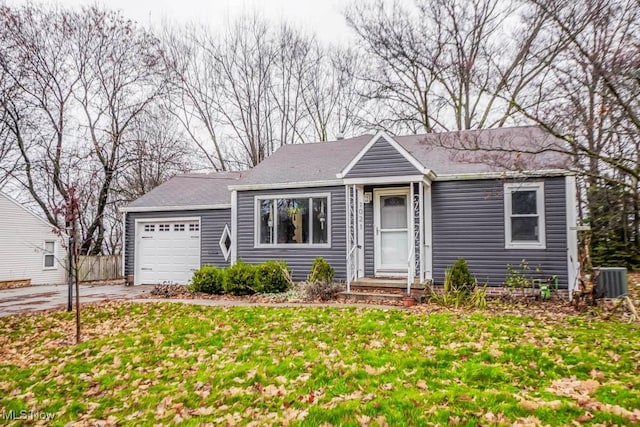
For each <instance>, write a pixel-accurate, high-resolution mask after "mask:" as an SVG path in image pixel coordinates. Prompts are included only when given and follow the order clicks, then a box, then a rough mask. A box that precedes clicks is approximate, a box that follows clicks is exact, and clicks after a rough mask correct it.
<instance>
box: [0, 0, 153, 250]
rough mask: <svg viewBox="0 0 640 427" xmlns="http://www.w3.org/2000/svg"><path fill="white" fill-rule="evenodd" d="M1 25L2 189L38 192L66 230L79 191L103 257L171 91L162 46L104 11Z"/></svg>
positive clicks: (16, 18) (9, 15) (36, 13)
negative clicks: (118, 204) (151, 115)
mask: <svg viewBox="0 0 640 427" xmlns="http://www.w3.org/2000/svg"><path fill="white" fill-rule="evenodd" d="M0 21H1V22H0V33H1V34H0V39H1V40H0V70H2V71H1V72H2V73H3V77H5V78H4V79H3V83H2V92H1V93H0V99H1V103H0V108H1V109H0V119H1V120H2V124H1V126H0V129H2V130H1V131H0V136H2V138H3V139H2V140H1V141H6V146H8V147H9V156H8V157H5V159H4V160H2V163H1V164H0V170H1V171H2V177H0V181H2V180H7V181H11V182H12V183H13V184H16V183H17V184H18V186H20V187H21V188H23V189H25V190H26V191H28V193H29V195H30V196H31V199H32V200H33V201H34V203H35V204H36V205H37V206H38V207H39V209H40V210H41V211H42V213H43V214H44V215H45V217H46V218H47V220H48V221H49V222H50V223H51V224H52V225H53V226H55V227H58V228H63V227H64V225H65V220H64V218H63V217H62V216H61V214H60V212H62V210H61V209H60V207H61V206H63V205H64V204H65V203H68V201H69V189H70V188H77V189H79V190H78V192H77V195H78V197H79V204H80V207H81V212H82V216H81V218H80V221H79V226H80V231H81V234H82V242H81V252H82V253H88V254H98V253H101V252H102V251H103V250H104V249H105V247H104V236H105V233H107V232H108V230H109V229H110V228H111V227H112V226H113V224H109V223H108V221H107V217H106V216H105V212H106V211H107V209H108V208H109V207H110V205H111V204H113V203H114V202H115V201H114V200H117V197H114V196H115V195H114V188H115V183H116V182H117V179H118V174H119V173H120V172H121V170H123V169H124V167H125V166H126V165H127V164H128V162H129V161H130V160H131V159H129V158H128V155H129V152H130V148H131V147H132V146H135V144H136V142H137V141H138V140H137V139H136V138H135V132H134V130H135V128H136V126H138V125H140V123H142V120H141V118H142V116H143V114H144V113H145V111H147V110H149V109H150V108H151V107H152V105H153V104H154V103H155V102H156V100H157V99H158V97H159V95H160V94H161V93H163V90H164V87H165V85H164V80H163V73H162V72H161V67H160V65H161V63H160V55H159V48H158V47H159V46H158V42H157V40H156V39H155V38H154V37H153V36H152V35H151V34H150V33H149V32H147V31H146V30H143V29H142V28H141V27H139V26H137V25H136V24H134V23H133V22H131V21H128V20H126V19H124V18H123V17H122V16H121V15H120V14H118V13H115V12H108V11H104V10H101V9H98V8H88V9H82V10H80V11H73V10H68V9H62V8H46V7H43V6H23V7H20V8H17V9H11V8H8V7H3V8H0ZM147 141H148V139H147ZM10 161H11V162H13V163H14V165H13V166H12V165H11V164H10V163H9V162H10Z"/></svg>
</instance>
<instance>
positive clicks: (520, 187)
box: [504, 182, 547, 249]
mask: <svg viewBox="0 0 640 427" xmlns="http://www.w3.org/2000/svg"><path fill="white" fill-rule="evenodd" d="M531 190H535V192H536V210H537V214H538V230H539V231H538V241H529V240H512V239H511V237H512V235H511V217H512V208H513V207H512V205H511V200H512V197H511V195H512V194H513V193H515V192H517V191H531ZM546 235H547V228H546V221H545V198H544V182H526V183H507V184H504V247H505V249H546V248H547V242H546Z"/></svg>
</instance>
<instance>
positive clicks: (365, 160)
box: [346, 138, 420, 178]
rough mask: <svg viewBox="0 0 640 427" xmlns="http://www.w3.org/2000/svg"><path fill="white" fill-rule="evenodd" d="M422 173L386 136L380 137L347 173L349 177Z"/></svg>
mask: <svg viewBox="0 0 640 427" xmlns="http://www.w3.org/2000/svg"><path fill="white" fill-rule="evenodd" d="M418 173H420V172H419V171H418V170H417V169H416V168H415V167H414V166H413V165H412V164H411V163H410V162H409V161H408V160H407V159H405V158H404V156H403V155H402V154H400V153H399V152H398V150H396V149H395V148H393V146H392V145H391V144H389V143H388V142H387V141H386V140H385V139H384V138H380V139H379V140H378V141H376V142H375V144H373V145H372V146H371V148H370V149H369V151H367V152H366V153H365V155H364V156H362V158H361V159H360V160H359V161H358V163H356V164H355V166H354V167H353V168H352V169H351V170H350V171H349V173H348V174H347V176H346V177H347V178H363V177H384V176H397V175H416V174H418Z"/></svg>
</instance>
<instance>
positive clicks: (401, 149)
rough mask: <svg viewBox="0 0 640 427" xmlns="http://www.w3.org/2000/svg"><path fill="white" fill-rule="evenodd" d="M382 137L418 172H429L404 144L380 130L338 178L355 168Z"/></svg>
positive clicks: (337, 175)
mask: <svg viewBox="0 0 640 427" xmlns="http://www.w3.org/2000/svg"><path fill="white" fill-rule="evenodd" d="M381 138H382V139H384V140H385V141H386V142H388V143H389V144H390V145H391V146H392V147H393V148H395V149H396V151H398V152H399V153H400V154H401V155H402V157H404V158H405V159H406V160H407V161H408V162H409V163H411V165H412V166H413V167H415V168H416V170H417V171H418V172H420V173H422V174H427V173H428V172H429V171H428V169H426V168H425V167H424V165H423V164H422V163H420V162H419V161H418V159H416V158H415V157H413V156H412V155H411V154H410V153H409V152H408V151H407V150H406V149H405V148H404V147H403V146H401V145H400V144H398V143H397V142H396V141H395V140H394V139H393V138H391V136H389V135H388V134H387V133H386V132H384V131H379V132H378V133H376V134H375V135H374V136H373V138H371V140H369V142H367V145H365V146H364V147H363V148H362V150H360V152H359V153H358V154H357V155H356V156H355V157H354V158H353V159H352V160H351V161H350V162H349V164H348V165H347V166H346V167H345V168H344V169H343V170H342V171H341V172H340V173H338V174H336V178H344V177H345V176H347V174H348V173H349V172H350V171H351V169H353V167H354V166H355V165H356V164H358V162H359V161H360V159H362V158H363V157H364V155H365V154H366V153H367V152H368V151H369V149H371V147H373V146H374V145H375V144H376V143H377V142H378V141H379V140H380V139H381Z"/></svg>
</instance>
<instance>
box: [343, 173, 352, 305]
mask: <svg viewBox="0 0 640 427" xmlns="http://www.w3.org/2000/svg"><path fill="white" fill-rule="evenodd" d="M344 193H345V194H344V196H345V208H346V211H347V212H346V214H347V230H346V231H347V236H346V237H347V253H346V255H347V256H346V262H347V292H351V262H350V259H349V258H350V257H351V207H350V205H351V201H350V200H349V186H348V185H345V187H344Z"/></svg>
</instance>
